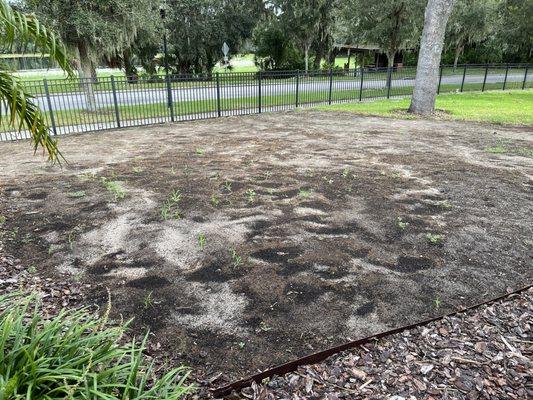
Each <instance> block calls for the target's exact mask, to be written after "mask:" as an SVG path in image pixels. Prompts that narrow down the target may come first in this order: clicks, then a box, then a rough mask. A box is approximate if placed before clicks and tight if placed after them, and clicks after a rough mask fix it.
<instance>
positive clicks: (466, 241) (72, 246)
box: [0, 111, 533, 379]
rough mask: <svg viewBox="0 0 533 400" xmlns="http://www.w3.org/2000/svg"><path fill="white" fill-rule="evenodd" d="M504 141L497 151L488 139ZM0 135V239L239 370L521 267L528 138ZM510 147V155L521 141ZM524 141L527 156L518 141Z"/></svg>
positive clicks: (452, 125)
mask: <svg viewBox="0 0 533 400" xmlns="http://www.w3.org/2000/svg"><path fill="white" fill-rule="evenodd" d="M501 143H505V151H503V152H500V151H498V152H494V151H487V150H486V149H492V148H495V147H498V146H500V147H501ZM60 145H61V149H62V151H63V153H64V154H65V156H66V157H67V159H68V161H69V164H68V165H66V166H65V167H64V168H63V169H58V168H56V167H50V166H45V165H43V163H42V161H41V160H40V159H39V158H37V157H32V155H31V152H30V149H29V145H28V143H0V151H1V152H2V159H1V160H0V169H1V171H2V176H1V188H0V200H1V203H0V215H2V216H4V217H5V218H6V220H5V222H3V224H2V225H3V226H2V228H1V229H2V240H3V241H4V242H5V247H6V249H7V250H9V252H10V253H12V254H15V255H16V256H17V257H19V258H20V259H22V261H23V262H24V264H25V265H35V267H36V269H37V272H38V273H40V274H43V275H44V276H47V277H53V278H57V279H59V278H61V280H64V279H66V278H68V279H74V280H79V281H81V282H83V283H88V284H89V283H90V284H91V285H92V286H91V287H92V290H91V291H90V292H88V293H86V296H87V301H88V302H97V303H100V302H101V303H104V302H105V301H106V299H107V294H106V288H109V289H110V290H111V293H112V298H113V305H114V312H115V315H116V316H119V315H122V316H123V317H125V318H130V317H135V324H134V327H135V329H138V330H141V329H143V328H145V327H149V328H150V329H151V330H152V331H153V334H154V339H155V340H156V341H158V342H160V343H161V349H162V352H163V354H164V355H167V356H169V357H171V359H173V360H174V362H183V363H186V364H188V365H191V366H192V367H193V368H194V369H195V370H196V371H197V374H198V375H199V376H200V377H202V376H212V375H214V374H216V373H218V372H223V373H224V374H225V377H226V378H228V379H229V378H237V377H239V376H242V375H245V374H247V373H249V372H254V371H256V370H257V369H263V368H266V367H269V366H272V365H274V364H277V363H281V362H284V361H287V360H289V359H293V358H295V357H297V356H302V355H304V354H307V353H310V352H313V351H317V350H320V349H324V348H326V347H329V346H332V345H335V344H340V343H343V342H345V341H347V340H348V339H355V338H357V337H362V336H366V335H368V334H372V333H375V332H378V331H382V330H384V329H387V328H392V327H396V326H400V325H404V324H407V323H411V322H415V321H417V320H420V319H424V318H427V317H429V316H434V315H437V314H442V313H444V312H447V311H451V310H453V309H454V308H455V307H457V306H466V305H468V304H471V303H474V302H479V301H482V300H484V299H488V298H491V297H494V296H496V295H498V294H502V293H504V292H505V290H506V289H507V288H508V287H518V286H521V285H523V284H525V283H527V282H531V280H532V278H533V271H532V268H531V266H532V246H533V242H532V237H533V223H532V220H533V219H532V213H533V202H532V189H533V181H532V173H533V159H532V158H531V149H532V148H533V132H532V130H531V129H527V128H513V127H502V126H490V125H482V124H468V123H462V122H442V121H425V120H416V121H405V120H393V119H380V118H370V117H356V116H353V115H351V114H341V113H324V112H314V111H313V112H310V111H305V112H291V113H285V114H279V113H278V114H264V115H260V116H249V117H236V118H224V119H217V120H209V121H198V122H192V123H186V124H185V123H184V124H177V125H164V126H153V127H142V128H135V129H125V130H121V131H108V132H101V133H91V134H86V135H76V136H70V137H65V138H62V140H61V143H60ZM513 149H521V150H520V151H514V150H513ZM524 149H525V150H524Z"/></svg>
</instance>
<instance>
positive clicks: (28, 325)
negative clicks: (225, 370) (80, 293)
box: [0, 295, 193, 400]
mask: <svg viewBox="0 0 533 400" xmlns="http://www.w3.org/2000/svg"><path fill="white" fill-rule="evenodd" d="M0 310H1V311H0V400H11V399H13V400H15V399H17V400H18V399H128V400H134V399H139V400H141V399H143V400H144V399H180V398H182V397H183V396H184V395H185V394H186V393H189V392H190V391H191V390H192V389H193V388H192V386H190V385H186V383H185V380H186V379H187V375H188V370H187V369H186V368H184V367H179V368H175V369H173V370H171V371H169V372H166V373H164V374H159V373H158V370H157V368H156V366H155V363H154V362H153V360H152V361H150V360H148V359H147V357H146V356H145V354H144V353H143V351H144V349H145V344H146V339H147V336H144V338H143V340H142V341H141V342H140V343H138V342H137V341H136V340H135V339H133V340H132V341H131V342H126V343H124V342H125V341H124V339H123V337H124V333H125V331H126V329H127V326H128V324H122V325H119V326H107V313H105V315H104V317H98V316H96V315H95V314H93V313H90V312H89V310H87V309H81V310H75V311H65V310H63V311H61V312H60V313H59V315H57V316H55V317H51V318H44V317H43V312H42V307H41V306H40V303H39V301H38V300H37V299H36V298H35V297H29V298H28V297H26V298H21V297H20V296H16V295H8V296H0Z"/></svg>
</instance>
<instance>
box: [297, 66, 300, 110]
mask: <svg viewBox="0 0 533 400" xmlns="http://www.w3.org/2000/svg"><path fill="white" fill-rule="evenodd" d="M299 104H300V70H297V71H296V108H298V106H299Z"/></svg>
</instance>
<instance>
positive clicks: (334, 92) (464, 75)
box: [0, 64, 533, 141]
mask: <svg viewBox="0 0 533 400" xmlns="http://www.w3.org/2000/svg"><path fill="white" fill-rule="evenodd" d="M415 75H416V68H415V67H403V68H390V69H388V68H358V69H352V70H337V69H334V70H329V71H312V72H308V73H305V72H303V71H263V72H246V73H237V72H236V73H233V72H228V73H216V74H203V75H192V74H191V75H171V76H166V77H164V78H156V79H151V80H150V79H147V80H142V79H141V80H133V79H131V78H127V77H113V76H111V77H106V78H98V79H97V80H93V79H56V80H46V79H44V80H42V81H32V82H28V83H27V84H26V87H27V88H28V90H29V92H30V93H31V94H32V95H33V96H34V101H35V102H37V103H38V105H39V106H40V107H41V109H42V110H43V112H44V116H45V118H46V120H47V122H48V124H49V126H50V129H51V131H52V132H53V134H55V135H63V134H67V133H78V132H89V131H95V130H102V129H114V128H121V127H128V126H140V125H148V124H155V123H163V122H174V121H188V120H195V119H205V118H215V117H221V116H229V115H242V114H253V113H261V112H266V111H276V110H289V109H294V108H297V107H305V106H310V105H316V104H332V103H339V102H350V101H366V100H370V99H380V98H392V97H402V96H409V95H411V94H412V92H413V87H414V82H415ZM532 87H533V74H531V73H530V71H529V66H528V65H525V64H504V65H501V64H498V65H494V64H492V65H490V64H484V65H459V66H457V67H456V68H454V67H453V66H449V65H443V66H441V68H440V76H439V90H438V91H439V93H446V92H465V91H485V90H509V89H528V88H532ZM2 107H5V106H4V105H3V106H2ZM5 111H6V110H5V108H2V110H1V112H3V113H4V114H5ZM27 137H28V132H26V131H20V132H19V131H17V130H16V129H15V128H14V127H13V126H11V125H9V124H7V121H6V120H5V118H4V119H2V122H1V123H0V141H1V140H3V141H5V140H17V139H24V138H27Z"/></svg>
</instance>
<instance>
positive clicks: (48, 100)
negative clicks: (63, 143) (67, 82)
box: [43, 78, 57, 135]
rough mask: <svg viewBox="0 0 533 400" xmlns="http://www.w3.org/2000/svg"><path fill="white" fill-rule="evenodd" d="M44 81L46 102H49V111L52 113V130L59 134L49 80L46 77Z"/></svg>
mask: <svg viewBox="0 0 533 400" xmlns="http://www.w3.org/2000/svg"><path fill="white" fill-rule="evenodd" d="M43 82H44V93H45V94H46V104H48V112H49V113H50V123H51V124H52V132H54V135H57V129H56V120H55V118H54V111H53V110H52V100H50V90H49V89H48V81H47V80H46V78H45V79H44V80H43Z"/></svg>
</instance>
